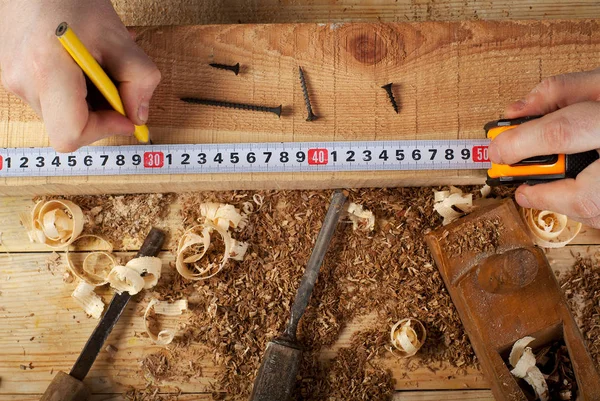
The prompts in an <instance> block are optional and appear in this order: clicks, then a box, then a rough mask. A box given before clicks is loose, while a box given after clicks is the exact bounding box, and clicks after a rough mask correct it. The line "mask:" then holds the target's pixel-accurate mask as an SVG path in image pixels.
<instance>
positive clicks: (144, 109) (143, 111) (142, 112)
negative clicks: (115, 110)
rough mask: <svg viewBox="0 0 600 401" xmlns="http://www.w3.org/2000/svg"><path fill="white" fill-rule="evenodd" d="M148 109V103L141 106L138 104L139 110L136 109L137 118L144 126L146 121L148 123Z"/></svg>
mask: <svg viewBox="0 0 600 401" xmlns="http://www.w3.org/2000/svg"><path fill="white" fill-rule="evenodd" d="M149 108H150V104H149V103H148V102H142V104H140V108H139V109H138V118H139V119H140V120H141V121H142V123H144V124H146V121H148V112H149Z"/></svg>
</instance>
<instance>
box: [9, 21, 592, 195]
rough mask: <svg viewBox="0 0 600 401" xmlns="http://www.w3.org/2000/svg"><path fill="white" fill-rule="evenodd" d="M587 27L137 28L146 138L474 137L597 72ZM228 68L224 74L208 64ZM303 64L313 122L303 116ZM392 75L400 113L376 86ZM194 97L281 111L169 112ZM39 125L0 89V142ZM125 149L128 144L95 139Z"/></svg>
mask: <svg viewBox="0 0 600 401" xmlns="http://www.w3.org/2000/svg"><path fill="white" fill-rule="evenodd" d="M597 29H598V22H597V21H593V20H572V21H554V22H548V21H518V22H506V21H505V22H490V21H472V22H450V23H441V22H424V23H414V24H408V23H404V24H402V23H390V24H290V25H223V26H187V27H153V28H138V29H137V41H138V43H139V44H140V46H142V47H143V48H144V49H145V50H146V51H147V52H148V54H149V55H150V56H151V57H152V58H153V59H154V61H155V62H156V63H157V65H158V66H159V68H160V69H161V72H162V73H163V82H162V84H161V85H160V86H159V88H158V90H157V92H156V96H155V99H154V102H153V104H152V110H151V117H150V121H149V126H150V128H151V131H152V137H153V140H154V141H155V142H157V143H215V142H243V141H249V142H268V141H321V140H370V139H378V140H379V139H434V138H440V139H452V138H479V137H481V136H482V135H483V130H482V127H483V124H484V123H485V122H486V121H488V120H491V119H495V118H497V117H499V116H500V114H501V112H502V110H503V108H504V106H505V105H506V104H507V103H509V102H510V101H512V100H515V99H517V98H519V97H521V96H523V95H524V94H525V93H526V92H527V91H528V90H529V89H530V88H532V87H533V86H534V85H535V84H537V83H538V82H539V81H540V80H541V79H542V78H543V77H545V76H550V75H554V74H558V73H562V72H568V71H580V70H586V69H591V68H594V67H596V64H597V54H598V51H600V37H598V35H594V33H595V32H596V31H597ZM213 61H219V62H224V63H235V62H240V63H241V64H242V65H243V72H242V73H241V74H240V76H238V77H235V76H233V75H232V74H230V73H229V74H228V73H225V72H221V71H216V70H214V69H212V68H210V67H209V66H208V63H209V62H213ZM298 65H301V66H303V67H304V68H305V71H306V74H307V78H308V81H309V85H310V87H311V98H312V99H313V103H314V108H315V111H316V113H317V114H319V115H320V116H322V118H321V119H320V120H318V121H315V122H311V123H309V122H306V121H304V119H305V109H304V104H303V100H302V94H301V89H300V85H299V82H298V76H297V67H298ZM390 81H393V82H394V83H395V84H396V89H395V91H396V96H397V98H398V99H399V101H400V103H401V108H402V110H401V113H400V114H399V115H396V114H395V113H394V112H393V111H392V109H391V107H390V105H389V104H388V101H387V98H386V95H385V92H384V91H383V90H382V89H381V88H380V86H381V85H383V84H385V83H387V82H390ZM190 95H198V96H203V97H207V98H218V99H222V100H229V101H239V102H248V103H255V104H267V105H278V104H283V106H284V110H285V111H284V116H282V118H281V119H277V118H276V117H275V116H272V115H265V114H256V113H251V112H245V111H243V112H242V111H232V110H226V109H213V108H207V107H200V106H193V105H185V104H182V102H180V101H179V100H178V99H179V97H181V96H190ZM43 132H44V129H43V125H42V123H41V122H40V121H39V120H38V119H37V117H35V115H34V114H33V112H32V111H31V110H30V109H29V108H28V107H27V106H25V105H23V104H22V103H21V102H20V101H19V100H18V99H17V98H16V97H14V96H12V95H8V94H7V93H6V92H4V91H0V146H1V147H21V146H47V145H48V140H47V137H46V136H45V135H44V134H43ZM103 143H105V144H126V143H132V142H131V141H129V142H128V140H127V139H124V138H118V139H111V140H107V141H104V142H103ZM483 178H484V172H483V171H464V172H457V171H444V172H442V171H436V172H403V173H400V172H381V173H377V174H375V173H371V174H364V173H360V174H355V173H322V174H266V173H263V174H248V175H240V174H213V175H204V176H198V175H171V176H152V177H149V176H143V177H136V178H135V179H134V178H132V177H104V178H99V177H71V178H64V177H62V178H61V177H50V178H22V179H5V180H2V181H1V182H2V183H3V184H4V185H3V186H2V187H1V188H0V194H5V195H6V194H12V195H16V194H40V193H55V194H58V193H62V194H66V193H115V192H128V193H131V192H164V191H183V190H199V189H205V190H206V189H233V188H235V189H257V188H330V187H364V186H397V185H434V184H450V183H454V184H466V183H481V182H483Z"/></svg>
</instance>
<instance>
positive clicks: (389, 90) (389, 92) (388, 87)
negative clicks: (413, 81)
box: [382, 83, 399, 114]
mask: <svg viewBox="0 0 600 401" xmlns="http://www.w3.org/2000/svg"><path fill="white" fill-rule="evenodd" d="M382 88H383V89H385V91H386V92H387V95H388V99H389V100H390V103H391V104H392V107H393V108H394V111H395V112H396V114H398V113H399V111H398V103H396V98H395V97H394V92H392V83H389V84H387V85H383V86H382Z"/></svg>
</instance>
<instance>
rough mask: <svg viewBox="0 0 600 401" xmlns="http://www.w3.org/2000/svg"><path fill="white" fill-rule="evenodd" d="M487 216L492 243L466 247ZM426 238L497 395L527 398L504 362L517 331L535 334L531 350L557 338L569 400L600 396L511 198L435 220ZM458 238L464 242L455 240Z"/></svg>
mask: <svg viewBox="0 0 600 401" xmlns="http://www.w3.org/2000/svg"><path fill="white" fill-rule="evenodd" d="M492 221H495V222H496V224H497V228H498V230H496V237H495V241H494V242H495V243H494V244H492V245H491V246H487V247H484V249H483V250H481V249H480V247H478V246H473V242H472V239H471V241H469V238H468V236H473V235H485V233H483V231H485V229H486V228H485V227H490V225H489V222H492ZM486 222H488V223H486ZM486 224H488V225H487V226H486ZM426 241H427V244H428V245H429V248H430V250H431V252H432V254H433V257H434V259H435V262H436V264H437V267H438V269H439V270H440V273H441V275H442V277H443V279H444V282H445V284H446V288H447V289H448V292H449V293H450V295H451V297H452V301H453V302H454V305H455V306H456V308H457V310H458V313H459V315H460V318H461V320H462V323H463V325H464V327H465V330H466V332H467V334H468V336H469V339H470V341H471V344H472V345H473V348H474V350H475V353H476V354H477V358H478V359H479V360H480V361H481V366H482V369H483V372H484V373H485V375H486V377H487V379H488V380H489V382H490V385H491V387H492V392H493V394H494V396H495V397H496V399H497V400H499V401H509V400H510V401H521V400H522V401H526V400H528V398H527V396H526V394H525V392H524V391H523V390H522V389H521V387H520V386H519V384H518V382H517V379H516V378H515V377H513V376H512V374H511V373H510V368H509V366H507V364H506V362H505V361H506V360H507V356H508V354H509V352H510V350H511V348H512V345H513V344H514V343H515V341H517V340H519V339H521V338H523V337H525V336H532V337H535V338H536V341H535V342H534V343H532V344H531V346H532V348H533V349H534V350H535V349H536V348H537V347H540V346H542V345H544V344H548V343H551V342H554V341H558V340H564V342H565V344H566V346H567V348H568V351H569V356H570V359H571V363H572V364H573V370H574V372H575V376H576V380H577V384H578V388H579V389H578V393H577V398H576V399H577V400H585V401H592V400H594V401H596V400H600V374H599V373H598V372H597V371H596V369H595V367H594V364H593V361H592V358H591V356H590V354H589V352H588V350H587V349H586V346H585V343H584V340H583V337H582V335H581V332H580V331H579V329H578V327H577V324H576V323H575V320H574V319H573V316H572V314H571V312H570V310H569V307H568V304H567V301H566V299H565V297H564V295H563V293H562V291H561V289H560V287H559V285H558V283H557V281H556V278H555V276H554V273H553V272H552V270H551V268H550V265H549V263H548V260H547V259H546V256H545V254H544V252H543V250H542V249H540V248H538V247H537V246H535V245H534V243H533V242H532V240H531V239H530V238H529V236H528V233H527V227H526V226H525V224H524V222H523V221H522V219H521V216H520V215H519V212H518V211H517V208H516V207H515V205H514V203H513V202H512V200H504V201H501V202H498V203H496V204H493V205H489V206H486V207H484V208H481V209H479V210H477V211H475V212H473V213H472V214H470V215H468V216H466V217H464V218H461V219H459V220H457V221H455V222H453V223H451V224H449V225H447V226H444V227H441V228H439V229H438V230H436V231H433V232H431V233H429V234H428V235H427V236H426ZM461 241H464V242H465V243H466V244H467V246H463V247H460V246H459V245H460V244H461ZM457 244H458V245H457ZM469 245H470V246H469ZM459 248H460V250H458V249H459Z"/></svg>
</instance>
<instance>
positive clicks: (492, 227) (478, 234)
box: [444, 217, 504, 257]
mask: <svg viewBox="0 0 600 401" xmlns="http://www.w3.org/2000/svg"><path fill="white" fill-rule="evenodd" d="M502 230H504V225H503V224H502V222H501V221H500V219H499V218H498V217H496V218H495V219H492V220H485V221H481V220H478V221H474V222H471V223H468V224H464V225H462V226H461V229H460V232H453V233H452V234H450V235H448V236H447V237H446V239H445V241H444V249H445V250H447V251H448V255H449V257H453V256H460V255H462V254H463V253H464V252H473V253H482V252H484V253H492V252H496V249H497V248H498V244H499V240H500V233H501V232H502Z"/></svg>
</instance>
